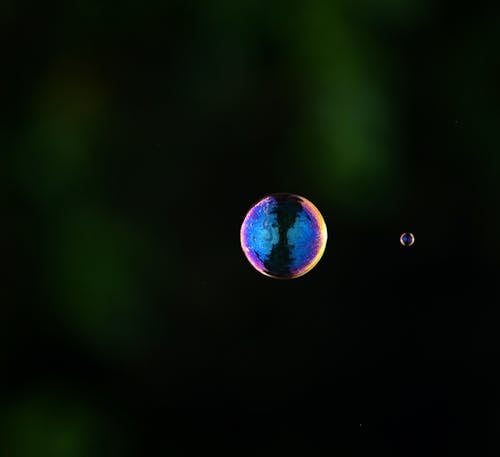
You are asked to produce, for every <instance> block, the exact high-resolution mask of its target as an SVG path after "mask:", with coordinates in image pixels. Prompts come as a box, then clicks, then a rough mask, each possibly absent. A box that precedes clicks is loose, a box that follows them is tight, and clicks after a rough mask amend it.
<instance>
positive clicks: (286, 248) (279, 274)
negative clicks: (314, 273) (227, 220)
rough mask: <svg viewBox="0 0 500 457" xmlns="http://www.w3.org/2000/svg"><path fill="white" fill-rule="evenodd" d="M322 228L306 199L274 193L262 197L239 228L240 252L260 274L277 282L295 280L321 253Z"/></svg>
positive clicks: (319, 219)
mask: <svg viewBox="0 0 500 457" xmlns="http://www.w3.org/2000/svg"><path fill="white" fill-rule="evenodd" d="M326 240H327V231H326V224H325V221H324V219H323V216H322V215H321V213H320V212H319V210H318V209H317V208H316V207H315V206H314V205H313V204H312V203H311V202H310V201H309V200H307V199H306V198H304V197H301V196H299V195H295V194H289V193H278V194H272V195H269V196H267V197H264V198H263V199H262V200H260V201H259V202H257V203H256V204H255V205H254V206H252V208H250V210H249V211H248V213H247V215H246V216H245V219H244V220H243V224H242V225H241V231H240V241H241V248H242V249H243V252H244V253H245V256H246V258H247V259H248V261H249V262H250V264H251V265H252V266H253V267H254V268H255V269H256V270H257V271H259V272H260V273H262V274H264V275H266V276H270V277H271V278H278V279H292V278H298V277H299V276H302V275H304V274H306V273H307V272H308V271H310V270H311V269H312V268H314V266H315V265H316V264H317V263H318V262H319V260H320V259H321V256H322V255H323V252H324V251H325V247H326Z"/></svg>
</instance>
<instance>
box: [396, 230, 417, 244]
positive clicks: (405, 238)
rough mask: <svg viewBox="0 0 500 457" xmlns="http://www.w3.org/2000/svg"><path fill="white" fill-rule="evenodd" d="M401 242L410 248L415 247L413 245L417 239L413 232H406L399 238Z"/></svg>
mask: <svg viewBox="0 0 500 457" xmlns="http://www.w3.org/2000/svg"><path fill="white" fill-rule="evenodd" d="M399 241H400V243H401V244H402V245H403V246H405V247H410V246H412V245H413V243H415V237H414V236H413V233H411V232H404V233H402V234H401V236H400V237H399Z"/></svg>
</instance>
